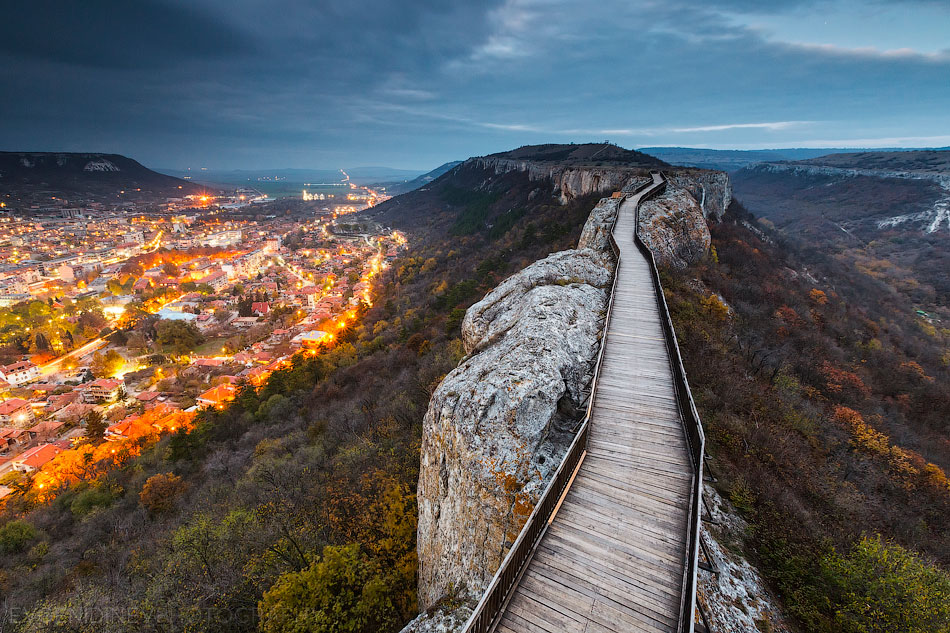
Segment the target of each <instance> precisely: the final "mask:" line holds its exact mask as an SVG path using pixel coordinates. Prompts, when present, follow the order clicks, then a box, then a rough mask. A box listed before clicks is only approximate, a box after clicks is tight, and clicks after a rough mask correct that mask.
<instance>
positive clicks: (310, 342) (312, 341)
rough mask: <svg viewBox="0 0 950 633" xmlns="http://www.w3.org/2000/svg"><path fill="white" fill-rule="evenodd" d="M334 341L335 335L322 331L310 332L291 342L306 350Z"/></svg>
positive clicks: (296, 337)
mask: <svg viewBox="0 0 950 633" xmlns="http://www.w3.org/2000/svg"><path fill="white" fill-rule="evenodd" d="M332 339H333V335H332V334H330V333H328V332H324V331H322V330H310V331H309V332H303V333H301V334H298V335H297V336H295V337H293V338H292V339H291V340H290V342H291V343H292V344H294V345H298V346H300V347H303V348H306V349H315V348H317V347H320V346H321V345H322V344H323V343H326V342H329V341H331V340H332Z"/></svg>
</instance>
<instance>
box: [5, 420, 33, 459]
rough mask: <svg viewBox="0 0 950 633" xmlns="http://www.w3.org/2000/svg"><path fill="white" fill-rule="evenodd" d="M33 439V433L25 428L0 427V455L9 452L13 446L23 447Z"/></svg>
mask: <svg viewBox="0 0 950 633" xmlns="http://www.w3.org/2000/svg"><path fill="white" fill-rule="evenodd" d="M32 441H33V434H32V433H30V432H29V431H27V430H26V429H15V428H12V427H0V455H4V454H7V453H9V452H10V451H11V450H13V449H15V448H23V447H24V446H28V445H29V444H30V442H32Z"/></svg>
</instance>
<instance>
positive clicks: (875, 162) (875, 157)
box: [800, 149, 950, 174]
mask: <svg viewBox="0 0 950 633" xmlns="http://www.w3.org/2000/svg"><path fill="white" fill-rule="evenodd" d="M800 162H801V163H802V164H806V165H822V166H825V167H837V168H841V169H878V170H886V171H919V172H928V173H939V174H950V151H948V150H946V149H941V150H909V151H901V152H882V151H874V152H853V153H847V154H831V155H828V156H822V157H820V158H813V159H811V160H804V161H800Z"/></svg>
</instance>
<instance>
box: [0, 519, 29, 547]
mask: <svg viewBox="0 0 950 633" xmlns="http://www.w3.org/2000/svg"><path fill="white" fill-rule="evenodd" d="M36 534H37V532H36V528H35V527H33V526H32V525H30V524H29V523H27V522H26V521H10V522H8V523H7V524H5V525H4V526H3V527H0V552H2V553H4V554H14V553H17V552H22V551H23V550H25V549H26V546H27V545H28V544H29V543H30V541H32V540H33V539H35V538H36Z"/></svg>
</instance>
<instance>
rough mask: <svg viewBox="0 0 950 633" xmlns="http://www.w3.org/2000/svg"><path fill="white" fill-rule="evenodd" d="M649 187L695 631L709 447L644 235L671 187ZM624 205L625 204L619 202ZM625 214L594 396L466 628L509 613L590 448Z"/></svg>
mask: <svg viewBox="0 0 950 633" xmlns="http://www.w3.org/2000/svg"><path fill="white" fill-rule="evenodd" d="M651 187H653V189H651V190H650V191H647V192H646V193H645V194H644V195H643V196H642V197H641V199H640V200H639V201H638V203H637V207H636V227H637V230H636V232H635V234H634V241H635V242H636V244H637V247H638V248H639V249H640V251H641V252H642V253H643V255H644V257H646V259H647V262H648V263H649V264H650V270H651V276H652V279H653V286H654V290H655V294H656V298H657V304H658V306H659V310H660V320H661V322H662V327H663V333H664V337H665V338H666V342H667V347H668V350H669V356H670V366H671V368H672V371H673V382H674V385H675V389H676V399H677V403H678V405H679V409H680V418H681V419H682V421H683V427H684V431H685V434H686V439H687V443H688V446H689V452H690V460H691V462H692V465H693V469H694V472H693V482H692V486H691V488H690V506H689V515H688V519H687V520H688V529H687V538H688V542H687V548H686V560H685V565H684V570H685V571H684V574H683V593H682V602H681V604H680V618H679V623H678V626H677V631H678V632H679V633H692V631H693V626H694V617H695V616H694V613H695V610H696V575H697V569H698V564H699V540H700V539H699V521H700V503H701V502H702V468H703V450H704V446H705V436H704V435H703V428H702V424H701V422H700V420H699V414H698V413H697V412H696V406H695V404H694V403H693V396H692V393H691V392H690V389H689V383H688V382H687V380H686V371H685V370H684V369H683V361H682V358H681V357H680V352H679V345H678V344H677V342H676V333H675V331H674V330H673V322H672V320H671V319H670V313H669V310H668V309H667V305H666V298H665V296H664V295H663V287H662V285H661V283H660V275H659V271H658V270H657V267H656V260H655V259H654V257H653V253H652V252H651V251H650V249H649V248H648V247H647V246H646V244H645V243H644V242H643V240H642V239H641V237H640V203H642V202H643V201H644V200H648V199H649V198H651V197H652V196H654V195H657V194H658V193H661V192H662V191H664V190H665V188H666V179H665V178H663V180H662V181H661V182H660V183H659V184H657V183H655V182H645V183H642V184H640V185H638V186H636V187H635V188H633V189H632V190H631V191H626V192H624V193H627V194H628V195H636V194H638V193H641V192H643V191H645V190H647V189H650V188H651ZM618 204H622V203H618ZM619 218H620V209H619V207H618V209H617V217H616V218H615V219H614V221H613V224H612V226H611V230H610V234H609V241H610V247H611V249H612V250H613V252H614V256H615V259H616V268H615V273H614V278H613V282H612V283H611V286H610V298H609V301H608V304H607V316H606V319H605V320H604V329H603V332H604V333H603V336H602V338H601V342H600V351H599V352H598V354H597V362H596V364H595V367H594V377H593V379H592V380H591V387H590V397H589V398H588V404H587V412H586V414H585V415H584V419H583V420H582V422H581V426H580V429H579V430H578V432H577V435H576V436H575V438H574V441H573V442H571V445H570V447H569V448H568V449H567V454H566V455H565V456H564V460H563V461H562V462H561V465H560V466H559V467H558V469H557V471H556V472H555V473H554V477H553V478H552V479H551V482H550V483H549V484H548V486H547V488H545V490H544V493H543V494H542V495H541V498H540V499H539V500H538V503H537V505H535V507H534V510H533V511H532V512H531V516H529V517H528V520H527V522H526V523H525V524H524V527H522V529H521V532H520V533H519V534H518V538H517V539H516V540H515V542H514V544H512V546H511V549H510V550H508V554H507V555H506V556H505V559H504V560H503V561H502V563H501V566H500V567H499V568H498V571H497V572H496V573H495V575H494V577H493V578H492V580H491V582H490V583H489V585H488V588H487V589H486V590H485V593H484V594H483V595H482V599H481V600H480V601H479V602H478V605H476V607H475V610H474V611H473V612H472V615H471V616H470V617H469V619H468V622H466V624H465V628H464V629H463V630H464V631H465V633H488V632H489V631H491V630H492V628H493V627H494V625H495V624H496V622H497V621H498V618H499V617H500V616H501V614H502V613H504V610H505V606H506V605H507V603H508V600H509V599H510V598H511V595H512V592H513V590H514V588H515V587H516V586H517V584H518V581H519V579H520V578H521V575H522V574H523V573H524V570H525V569H526V568H527V566H528V563H529V562H530V561H531V557H532V556H533V555H534V551H535V549H536V548H537V545H538V543H539V542H540V541H541V538H542V537H543V536H544V533H545V531H546V530H547V527H548V525H549V524H550V520H551V515H552V514H553V512H554V511H555V509H556V508H557V504H558V502H559V501H560V499H561V497H562V496H563V494H564V493H565V490H566V489H567V486H568V485H569V484H570V481H571V478H572V477H573V475H574V471H575V470H576V469H577V466H578V464H579V463H580V461H581V458H582V457H583V455H584V452H585V450H586V448H587V439H588V437H589V434H590V415H591V412H592V411H593V408H594V398H595V394H596V388H597V380H598V378H599V376H600V370H601V364H602V361H603V357H604V349H605V347H606V342H607V328H608V326H609V324H610V318H611V315H612V313H613V303H614V291H615V289H616V286H617V276H618V275H617V272H616V271H619V269H620V248H619V246H618V245H617V241H616V239H615V238H614V235H613V232H614V228H615V227H616V224H617V220H618V219H619Z"/></svg>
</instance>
